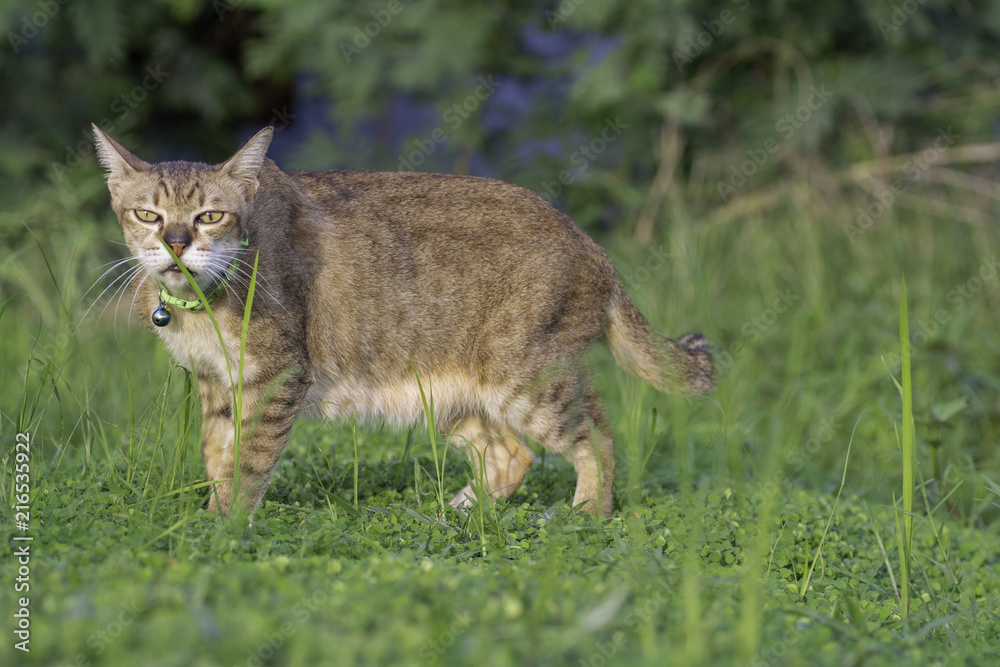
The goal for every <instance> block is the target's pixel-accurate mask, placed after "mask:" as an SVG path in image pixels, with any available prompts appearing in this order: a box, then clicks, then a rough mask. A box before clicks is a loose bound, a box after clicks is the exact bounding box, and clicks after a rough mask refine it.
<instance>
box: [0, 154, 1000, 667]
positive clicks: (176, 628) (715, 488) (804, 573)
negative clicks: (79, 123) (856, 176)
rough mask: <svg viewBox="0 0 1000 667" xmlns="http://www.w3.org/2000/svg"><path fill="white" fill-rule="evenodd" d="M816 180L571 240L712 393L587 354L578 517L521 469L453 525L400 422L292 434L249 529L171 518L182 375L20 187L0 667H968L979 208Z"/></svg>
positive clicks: (978, 618) (435, 447) (197, 517)
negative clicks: (685, 345)
mask: <svg viewBox="0 0 1000 667" xmlns="http://www.w3.org/2000/svg"><path fill="white" fill-rule="evenodd" d="M825 185H826V184H823V183H820V184H817V183H815V182H810V181H809V180H808V179H807V178H806V177H805V176H804V175H803V176H802V177H801V178H796V179H791V180H789V181H787V182H783V183H781V184H780V187H778V186H777V185H776V186H775V187H774V188H772V189H771V190H770V191H769V192H771V193H772V194H773V196H771V198H770V199H769V200H768V201H767V202H766V203H764V204H761V205H759V206H754V205H751V204H752V203H753V202H754V201H756V200H753V199H752V198H751V199H748V200H746V201H747V202H748V203H747V205H745V206H744V205H740V206H736V207H734V206H728V207H727V206H725V205H718V204H714V205H711V206H709V205H706V204H705V203H704V202H705V201H706V200H707V199H709V198H707V197H705V196H703V195H702V194H698V193H697V192H696V191H695V189H694V188H693V187H692V188H688V189H685V188H683V187H681V186H674V188H673V190H672V191H671V194H670V196H668V197H667V198H666V199H665V203H664V205H663V206H662V207H661V209H660V210H659V212H658V213H657V214H656V217H655V225H654V226H653V233H652V235H651V237H649V238H648V239H642V240H636V239H635V238H634V237H632V236H631V235H630V234H623V233H619V234H617V235H615V236H608V235H604V236H602V235H601V234H599V233H595V236H597V238H598V240H599V241H600V242H601V243H602V244H603V245H604V246H605V247H606V248H608V251H609V253H610V254H611V256H612V257H613V259H614V260H615V263H616V266H617V267H618V270H619V273H620V275H621V276H622V278H623V280H624V281H625V282H626V284H627V285H628V290H629V292H630V294H631V296H632V297H633V299H634V300H635V301H636V303H637V304H638V305H639V307H640V309H642V310H643V312H644V313H645V314H646V315H647V317H648V318H649V319H650V320H651V321H652V322H653V323H654V324H655V326H656V327H657V328H658V329H660V330H661V331H664V332H666V333H668V334H669V335H680V334H682V333H684V332H687V331H693V330H699V331H702V332H704V333H705V334H706V336H708V337H709V338H710V339H711V341H712V342H713V344H714V345H715V346H716V357H717V369H718V374H719V387H718V391H717V393H716V394H714V395H711V396H709V397H705V398H698V399H689V398H686V397H683V396H666V395H662V394H659V393H657V392H656V391H654V390H652V389H651V388H649V387H648V386H646V385H644V384H643V383H642V382H641V381H639V380H636V379H634V378H631V377H629V376H627V375H625V374H624V372H623V371H621V370H620V369H618V368H617V367H616V366H615V365H614V363H613V362H612V361H611V358H610V355H609V353H608V351H607V349H606V348H604V347H597V348H595V350H594V352H593V355H592V359H591V365H592V368H593V377H594V382H595V384H596V385H597V386H598V388H599V389H600V391H601V393H602V395H603V398H604V404H605V407H606V409H607V412H608V413H609V414H610V415H611V420H612V423H613V424H614V426H615V435H616V445H617V447H616V448H617V455H618V471H619V472H618V479H617V483H616V487H615V495H616V505H615V511H614V515H613V517H612V518H611V519H610V520H598V519H594V518H592V517H590V516H588V515H584V514H581V513H578V512H575V511H573V509H572V507H570V506H569V503H570V499H571V497H572V491H573V484H574V482H575V475H574V473H573V470H572V466H571V465H570V464H569V463H568V462H567V461H565V460H562V459H560V458H554V457H552V456H544V455H543V453H542V451H541V448H539V447H538V446H537V445H536V444H533V448H534V449H535V451H536V452H537V454H538V458H537V460H536V462H535V464H534V466H533V469H532V471H531V472H530V473H529V475H528V477H527V478H526V480H525V483H524V484H523V486H522V487H521V488H520V489H519V490H518V492H517V493H516V494H515V495H514V496H513V498H511V500H510V501H509V502H497V503H489V502H486V503H480V504H479V505H477V506H475V507H473V508H472V509H471V510H470V511H468V512H458V511H456V510H454V509H452V508H451V507H449V506H447V505H446V504H445V505H442V503H441V502H440V499H441V497H442V496H443V497H445V498H448V497H450V496H451V494H454V493H455V492H456V491H457V490H458V489H459V488H461V487H462V485H464V484H465V482H466V480H467V478H468V475H469V473H470V467H469V465H468V464H467V463H466V462H465V461H464V460H463V459H462V458H461V456H460V455H459V454H458V453H457V452H455V451H446V450H445V449H443V448H442V447H441V446H440V445H441V439H440V438H437V437H435V438H433V439H432V438H431V435H430V434H429V433H428V430H427V429H426V427H425V426H423V425H417V426H416V427H414V428H413V429H412V430H410V431H396V430H391V429H387V428H384V427H382V426H380V425H379V424H358V425H352V424H331V423H324V422H321V421H310V420H307V419H301V420H300V421H299V422H298V423H297V425H296V427H295V429H294V431H293V433H292V436H291V441H290V444H289V446H288V449H287V451H286V453H285V454H284V456H283V458H282V460H281V463H280V465H279V468H278V471H277V474H276V477H275V479H274V481H273V483H272V485H271V487H270V489H269V490H268V492H267V494H266V496H265V500H266V502H265V504H264V506H263V508H262V509H260V510H259V511H258V512H257V514H256V519H255V521H254V523H253V525H252V527H250V528H248V527H247V526H246V524H245V523H241V522H237V521H234V520H231V519H226V518H223V519H220V518H218V517H216V516H214V515H211V514H208V513H207V512H206V511H205V510H204V509H202V506H203V505H204V503H205V500H206V498H207V494H208V488H207V486H206V484H205V478H204V470H203V466H202V462H201V455H200V448H199V442H198V422H199V408H198V405H197V399H196V397H195V396H196V394H195V393H193V392H194V391H195V390H194V387H193V380H192V378H190V377H189V376H188V375H187V374H186V373H185V371H184V370H183V369H181V368H179V367H177V366H176V365H174V364H173V362H172V360H171V358H170V357H169V355H168V353H167V352H166V350H165V349H163V348H162V346H161V345H159V344H158V342H157V341H156V340H155V338H154V336H152V335H151V334H150V333H149V332H147V331H146V330H144V329H142V328H141V327H139V326H138V325H137V324H136V323H135V322H134V321H130V317H129V316H130V313H129V311H130V306H131V294H130V293H129V292H128V291H127V290H126V291H124V292H122V289H121V288H122V287H123V285H122V284H121V283H120V282H118V283H116V282H114V278H115V277H116V276H120V275H122V273H123V271H124V268H123V267H117V268H115V266H114V263H115V262H117V261H118V260H120V259H121V258H123V257H124V256H125V252H126V251H125V249H124V247H123V246H122V244H121V237H120V232H119V230H118V229H117V225H116V223H115V220H114V217H113V214H112V213H111V211H110V208H109V206H108V201H107V192H106V189H105V186H104V184H103V181H102V177H101V174H100V172H99V170H98V168H97V166H96V165H95V164H94V163H93V162H92V161H91V162H90V163H89V164H86V165H85V166H84V167H81V168H79V169H77V170H75V171H74V172H73V174H72V177H71V178H70V179H68V180H67V181H66V182H64V183H62V184H60V185H59V186H56V185H55V184H52V185H44V184H40V185H37V186H35V187H33V188H32V189H30V190H27V191H25V192H23V193H22V197H21V199H20V206H19V208H17V209H16V210H13V211H10V212H7V213H4V214H3V217H2V219H0V224H2V226H3V232H4V235H5V237H6V239H7V240H8V242H9V244H10V247H9V252H5V253H4V256H3V257H2V259H0V277H2V285H3V288H4V292H3V294H2V304H3V305H2V315H0V340H2V341H3V344H2V346H0V368H3V383H2V387H0V412H2V414H0V430H2V447H0V452H2V454H3V468H2V473H0V475H2V476H0V494H2V500H3V502H2V503H0V508H2V509H0V516H2V523H0V556H2V558H0V582H2V585H0V606H2V608H3V610H4V618H5V620H4V622H3V635H2V636H3V639H2V641H0V663H2V664H5V665H20V664H24V665H36V664H37V665H163V666H169V665H177V666H179V667H180V666H184V667H188V666H210V665H226V666H230V665H233V666H235V665H362V664H370V665H427V666H429V665H457V664H469V665H490V666H495V665H497V666H499V665H572V666H574V667H575V666H589V667H604V666H605V665H646V664H648V665H664V664H668V665H753V666H755V667H756V666H759V665H811V666H815V665H883V664H884V665H975V664H983V665H987V664H1000V643H998V641H997V637H998V636H1000V596H998V595H997V594H996V591H997V589H998V587H1000V484H998V482H1000V476H998V474H997V470H998V465H997V451H998V449H997V442H998V437H1000V434H998V426H1000V418H998V411H1000V402H998V400H997V395H998V393H997V392H998V389H1000V364H998V359H1000V338H998V337H997V336H996V335H995V332H996V331H997V330H998V325H1000V315H998V314H1000V308H998V306H1000V276H998V249H997V242H996V234H995V223H994V222H993V220H992V211H989V210H986V209H983V210H980V211H978V213H979V214H980V215H978V216H971V215H964V216H959V215H957V214H956V215H952V214H951V213H953V212H954V211H959V212H962V211H963V210H966V209H968V207H969V203H968V202H967V201H965V200H964V199H963V196H962V193H961V191H960V190H958V189H952V190H945V197H944V198H943V199H941V201H942V202H943V203H942V207H944V208H942V207H937V208H933V207H927V206H923V205H921V203H920V201H921V200H920V199H919V198H917V197H916V195H915V192H916V191H918V190H919V186H914V188H913V191H909V192H904V193H903V194H901V195H898V196H897V197H896V198H895V201H894V202H893V203H892V204H891V205H888V206H885V207H883V209H882V212H881V214H880V215H878V216H874V217H870V218H869V219H868V220H865V219H864V218H863V217H859V212H858V210H859V207H862V208H870V207H871V203H872V202H873V201H876V200H875V198H874V196H872V195H868V194H866V193H864V192H861V191H853V190H850V189H847V188H844V189H840V190H836V191H833V192H831V190H830V189H829V188H827V187H825ZM737 201H739V200H737ZM875 210H876V211H877V210H878V209H877V207H876V209H875ZM966 212H967V211H966ZM569 213H570V214H573V211H569ZM631 228H632V226H631V225H630V224H626V225H625V226H624V227H623V229H626V230H627V229H631ZM107 270H110V273H108V274H107V275H103V276H102V274H104V273H105V271H107ZM904 279H905V287H906V297H905V298H906V301H905V306H906V308H905V312H906V315H907V317H906V324H907V328H908V333H907V334H904V337H902V338H901V333H900V325H901V297H902V293H903V289H902V288H903V284H904ZM132 315H133V317H138V316H142V317H146V316H148V314H145V313H140V314H139V315H135V314H134V313H133V314H132ZM907 340H908V341H909V352H908V353H907V354H905V355H904V354H901V352H902V347H903V341H907ZM906 361H909V367H910V370H909V371H907V369H906V366H907V364H906ZM897 383H898V384H897ZM427 389H428V391H429V392H430V393H433V387H428V388H427ZM904 398H905V399H906V400H904ZM911 415H912V416H911ZM908 424H909V426H908ZM19 434H25V435H21V436H19ZM22 440H28V441H30V456H28V457H23V458H18V455H17V454H18V451H21V450H22V449H23V448H19V447H18V446H17V443H18V442H21V441H22ZM24 458H27V461H24ZM25 464H26V465H25ZM19 465H22V466H23V467H22V468H18V466H19ZM24 470H26V471H27V472H25V473H22V472H21V471H24ZM18 474H26V475H27V478H26V479H27V482H25V483H26V484H27V485H28V486H29V487H30V509H29V510H21V509H18V506H19V505H21V504H22V502H21V500H19V499H18V496H19V494H20V493H21V492H20V491H19V490H18V489H19V485H21V484H22V482H24V479H25V478H20V479H18V478H17V475H18ZM21 511H27V512H28V514H29V515H30V516H28V517H18V516H16V515H17V513H18V512H21ZM22 520H26V523H28V526H29V529H28V530H27V531H24V530H19V529H18V527H17V526H18V524H17V523H16V522H17V521H22ZM18 536H21V537H24V536H30V537H32V538H33V539H32V540H31V541H26V540H16V539H15V538H16V537H18ZM19 582H20V583H19ZM22 584H23V585H24V586H25V587H23V588H18V586H20V585H22ZM25 600H27V602H25ZM24 610H27V611H24ZM24 619H30V620H28V621H26V622H23V623H22V620H24ZM22 627H28V630H27V631H26V632H27V633H29V634H27V635H22V636H19V635H18V634H17V631H18V629H19V628H22ZM24 636H27V637H28V638H29V640H28V641H29V643H27V644H22V646H23V647H25V648H29V649H30V651H29V652H24V651H22V650H19V649H18V648H17V645H18V644H19V643H20V642H22V641H23V637H24Z"/></svg>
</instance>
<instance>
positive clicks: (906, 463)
mask: <svg viewBox="0 0 1000 667" xmlns="http://www.w3.org/2000/svg"><path fill="white" fill-rule="evenodd" d="M899 353H900V360H901V362H900V363H901V365H902V369H901V374H902V381H903V384H902V386H901V387H900V388H899V391H900V394H901V396H902V399H903V434H902V438H901V439H900V446H901V448H902V452H903V535H902V545H901V546H902V548H901V549H900V558H901V559H902V562H901V563H900V565H901V567H900V571H901V573H902V575H901V577H902V581H901V582H900V584H901V585H900V593H902V600H901V602H902V615H903V618H904V619H905V618H907V617H908V616H909V614H910V576H909V574H910V554H911V547H912V544H913V490H914V480H913V470H914V459H915V454H916V442H915V435H914V424H913V385H912V380H911V377H910V324H909V317H908V314H907V307H906V278H903V282H902V285H901V287H900V292H899Z"/></svg>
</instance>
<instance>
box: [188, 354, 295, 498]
mask: <svg viewBox="0 0 1000 667" xmlns="http://www.w3.org/2000/svg"><path fill="white" fill-rule="evenodd" d="M199 386H200V388H201V402H202V427H201V433H202V454H203V456H204V458H205V468H206V471H207V472H208V477H209V479H210V480H211V481H214V482H215V483H214V484H213V485H212V489H211V493H210V494H209V501H208V509H209V510H210V511H213V512H218V513H220V514H227V513H229V510H230V509H232V507H233V504H234V503H233V488H234V483H235V482H238V484H239V489H238V502H237V503H236V504H237V506H239V507H241V508H243V509H245V510H247V511H248V512H250V513H253V511H254V510H256V509H257V507H258V506H259V505H260V499H261V497H262V496H263V494H264V491H265V490H266V489H267V485H268V484H269V483H270V481H271V474H272V473H273V472H274V468H275V466H276V465H277V463H278V457H279V456H281V452H282V451H284V449H285V444H286V443H287V442H288V435H289V433H291V430H292V426H293V425H294V423H295V418H296V417H297V416H298V413H299V410H300V409H301V408H302V402H303V400H304V399H305V396H306V393H307V391H308V389H309V383H308V380H307V379H306V376H305V375H304V374H302V373H294V372H292V371H286V372H284V373H280V374H278V375H276V376H273V377H268V378H259V379H256V380H255V381H254V382H250V383H247V384H246V385H244V387H243V409H242V412H241V415H240V417H241V420H240V421H241V428H240V442H239V448H238V455H239V456H238V458H239V475H238V476H237V475H236V461H237V446H236V435H235V428H234V426H235V421H234V414H233V394H232V392H231V391H230V390H229V389H228V388H224V387H222V386H221V385H220V384H219V383H217V382H215V381H213V380H212V379H210V378H204V377H200V378H199Z"/></svg>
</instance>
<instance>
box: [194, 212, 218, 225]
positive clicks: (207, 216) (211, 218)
mask: <svg viewBox="0 0 1000 667" xmlns="http://www.w3.org/2000/svg"><path fill="white" fill-rule="evenodd" d="M219 220H222V212H221V211H207V212H205V213H202V214H201V215H199V216H198V222H205V223H213V222H218V221H219Z"/></svg>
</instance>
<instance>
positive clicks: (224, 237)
mask: <svg viewBox="0 0 1000 667" xmlns="http://www.w3.org/2000/svg"><path fill="white" fill-rule="evenodd" d="M272 132H273V130H272V128H270V127H265V128H264V129H263V130H261V131H260V132H258V133H257V134H256V135H254V137H253V138H252V139H250V141H248V142H247V144H246V145H245V146H244V147H243V148H241V149H240V150H239V151H238V152H237V153H236V154H235V155H233V156H232V157H231V158H229V159H228V160H226V161H225V162H223V163H222V164H218V165H208V164H203V163H200V162H159V163H155V164H150V163H148V162H144V161H143V160H140V159H139V158H137V157H136V156H134V155H132V153H130V152H128V151H127V150H125V149H124V148H122V146H121V145H120V144H119V143H118V142H116V141H115V140H114V139H112V138H111V137H109V136H108V135H107V134H105V133H104V132H103V131H101V130H100V129H99V128H98V127H97V126H96V125H95V126H94V136H95V137H96V140H97V141H96V144H95V145H96V147H97V157H98V159H99V160H100V162H101V164H102V165H103V166H104V168H105V169H107V171H108V174H107V177H108V190H110V191H111V206H112V208H113V209H114V211H115V214H116V215H117V216H118V224H119V225H120V226H121V228H122V233H123V234H124V236H125V243H126V244H127V245H128V247H129V250H131V251H132V254H133V256H135V257H136V258H137V259H138V260H139V261H140V263H141V264H142V265H143V267H144V268H145V269H146V272H147V274H148V275H149V276H151V277H153V278H154V279H156V280H157V281H159V282H160V283H162V284H163V285H164V286H165V287H167V289H168V290H170V291H172V292H173V291H177V292H184V291H186V289H187V288H188V284H187V279H186V278H185V277H184V274H183V273H181V271H180V269H179V268H177V265H176V264H175V262H174V260H173V258H172V257H171V256H170V253H169V252H168V251H167V250H166V248H165V247H164V246H163V243H161V242H160V239H163V241H164V242H166V243H167V244H168V245H170V247H171V248H172V249H173V251H174V253H176V254H177V256H178V257H179V258H180V259H181V261H182V262H183V263H184V266H185V267H187V269H188V271H189V272H190V273H191V275H192V276H193V277H194V279H195V280H196V281H197V283H198V286H199V287H201V288H202V289H203V290H205V289H207V288H208V286H209V285H211V284H213V283H215V282H217V281H218V280H219V279H220V278H221V277H222V276H223V275H224V274H225V273H226V270H227V269H228V268H229V265H230V263H231V262H232V260H233V258H234V257H236V255H237V254H238V253H239V251H240V244H241V241H242V237H243V233H244V229H245V225H246V220H247V219H248V217H249V215H250V213H251V211H252V207H253V199H254V194H255V193H256V192H257V187H258V185H259V183H258V180H257V177H258V175H259V173H260V170H261V168H262V167H263V165H264V159H265V155H266V153H267V147H268V146H269V145H270V143H271V136H272Z"/></svg>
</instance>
